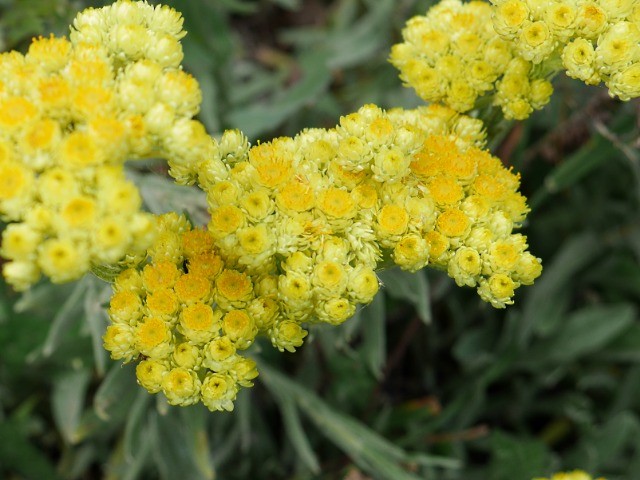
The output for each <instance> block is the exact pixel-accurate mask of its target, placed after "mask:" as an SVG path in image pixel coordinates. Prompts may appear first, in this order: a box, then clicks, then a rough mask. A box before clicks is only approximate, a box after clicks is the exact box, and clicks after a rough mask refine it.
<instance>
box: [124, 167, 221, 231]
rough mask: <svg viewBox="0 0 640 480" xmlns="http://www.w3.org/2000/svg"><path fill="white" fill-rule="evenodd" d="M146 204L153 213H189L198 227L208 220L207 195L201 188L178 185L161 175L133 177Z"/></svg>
mask: <svg viewBox="0 0 640 480" xmlns="http://www.w3.org/2000/svg"><path fill="white" fill-rule="evenodd" d="M133 176H134V178H135V182H136V185H138V188H139V189H140V194H141V195H142V198H143V199H144V202H145V204H146V205H147V206H148V207H149V210H151V212H152V213H155V214H156V215H160V214H163V213H167V212H179V213H181V212H188V213H189V216H190V217H191V218H192V219H193V221H194V222H195V223H196V224H198V225H204V224H206V223H207V222H208V221H209V220H208V213H207V201H206V195H205V194H204V192H203V191H202V190H200V189H199V188H189V187H185V186H182V185H178V184H176V183H175V182H173V181H172V180H171V179H169V178H166V177H161V176H159V175H133Z"/></svg>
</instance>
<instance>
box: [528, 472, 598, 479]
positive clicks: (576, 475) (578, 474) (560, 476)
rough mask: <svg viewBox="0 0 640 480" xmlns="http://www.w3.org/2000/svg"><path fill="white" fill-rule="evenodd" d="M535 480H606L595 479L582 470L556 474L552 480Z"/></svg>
mask: <svg viewBox="0 0 640 480" xmlns="http://www.w3.org/2000/svg"><path fill="white" fill-rule="evenodd" d="M533 480H605V478H603V477H598V478H597V479H594V478H593V477H592V476H591V475H589V474H588V473H586V472H584V471H582V470H573V471H572V472H563V473H555V474H553V476H551V478H543V477H540V478H534V479H533Z"/></svg>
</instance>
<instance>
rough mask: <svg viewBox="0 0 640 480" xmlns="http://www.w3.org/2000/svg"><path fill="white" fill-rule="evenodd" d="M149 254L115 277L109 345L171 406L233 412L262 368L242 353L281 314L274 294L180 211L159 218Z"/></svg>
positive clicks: (114, 354)
mask: <svg viewBox="0 0 640 480" xmlns="http://www.w3.org/2000/svg"><path fill="white" fill-rule="evenodd" d="M150 255H151V262H150V263H149V264H147V265H145V266H144V267H143V268H142V269H134V268H131V269H127V270H124V271H123V272H122V273H121V274H120V275H119V276H118V277H117V278H116V280H115V283H114V286H113V289H114V294H113V296H112V298H111V302H110V306H109V310H108V312H109V317H110V319H111V322H112V323H111V325H110V326H109V327H108V328H107V331H106V333H105V335H104V346H105V348H106V349H107V350H108V351H110V352H111V357H112V358H114V359H123V360H124V361H127V362H128V361H132V360H139V362H138V363H137V366H136V376H137V378H138V382H139V383H140V385H142V386H143V387H144V388H145V389H147V390H148V391H149V392H150V393H158V392H160V391H161V392H163V393H164V395H165V396H166V397H167V400H168V401H169V403H170V404H172V405H183V406H184V405H191V404H194V403H197V402H200V401H201V402H202V403H204V404H205V405H206V406H207V407H208V408H209V409H210V410H232V409H233V400H234V399H235V397H236V394H237V392H238V389H239V388H240V387H243V386H244V387H249V386H251V385H252V380H253V379H254V378H255V377H256V376H257V374H258V373H257V371H256V365H255V362H253V360H251V359H249V358H246V357H244V356H243V355H242V354H241V352H242V351H243V350H246V349H247V348H248V347H249V346H251V344H252V343H253V341H254V339H255V336H256V335H257V333H258V330H259V329H263V330H264V327H265V325H268V324H269V322H270V321H271V318H269V317H270V316H274V315H276V311H273V310H271V311H269V310H268V308H269V307H268V306H269V305H271V304H270V302H269V297H268V296H263V295H262V293H263V292H262V291H261V288H260V286H259V279H257V278H252V277H250V276H249V275H247V274H246V273H244V272H242V271H238V270H234V269H229V268H227V265H226V264H225V262H224V261H223V259H222V258H221V257H220V255H219V252H218V250H217V249H216V248H215V247H214V242H213V237H212V236H211V235H210V234H209V233H207V232H206V231H205V230H201V229H193V228H192V226H191V224H190V223H189V222H188V221H187V220H186V218H184V217H182V216H178V215H176V214H166V215H164V216H162V217H160V219H159V234H158V237H157V239H156V241H155V243H154V245H153V246H152V248H151V249H150ZM264 305H267V308H264Z"/></svg>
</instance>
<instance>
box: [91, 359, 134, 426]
mask: <svg viewBox="0 0 640 480" xmlns="http://www.w3.org/2000/svg"><path fill="white" fill-rule="evenodd" d="M139 389H140V386H138V384H137V383H136V378H135V373H134V369H133V367H132V366H131V365H121V364H120V363H117V364H114V365H113V366H112V367H111V370H109V372H108V373H107V376H106V377H105V379H104V380H103V381H102V383H101V384H100V387H98V391H97V392H96V394H95V396H94V399H93V407H94V409H95V411H96V413H97V414H98V416H99V417H100V418H101V419H103V420H105V421H110V422H112V423H113V422H115V421H117V420H119V419H123V418H124V417H125V415H126V414H127V412H129V409H130V408H131V404H132V403H133V401H134V398H135V396H136V395H137V393H138V391H139Z"/></svg>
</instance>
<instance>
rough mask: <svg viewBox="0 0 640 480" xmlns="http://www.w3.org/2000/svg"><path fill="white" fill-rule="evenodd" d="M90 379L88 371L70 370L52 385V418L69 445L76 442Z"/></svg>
mask: <svg viewBox="0 0 640 480" xmlns="http://www.w3.org/2000/svg"><path fill="white" fill-rule="evenodd" d="M90 378H91V372H90V371H89V370H88V369H82V370H70V371H67V372H65V373H63V374H62V375H60V376H59V377H58V378H57V379H56V380H55V381H54V383H53V394H52V397H51V407H52V410H53V418H54V420H55V422H56V425H57V426H58V429H60V432H61V433H62V436H63V437H64V439H65V441H66V442H67V443H70V444H74V443H76V442H77V441H78V439H77V437H76V431H77V429H78V426H79V425H80V418H81V416H82V411H83V410H84V403H85V397H86V394H87V387H88V385H89V379H90Z"/></svg>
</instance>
